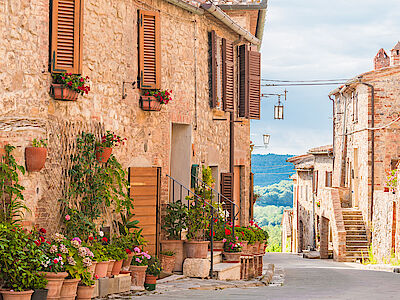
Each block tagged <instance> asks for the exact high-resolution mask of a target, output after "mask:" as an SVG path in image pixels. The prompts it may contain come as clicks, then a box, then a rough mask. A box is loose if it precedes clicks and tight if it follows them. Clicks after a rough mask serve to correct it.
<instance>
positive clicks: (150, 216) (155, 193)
mask: <svg viewBox="0 0 400 300" xmlns="http://www.w3.org/2000/svg"><path fill="white" fill-rule="evenodd" d="M129 179H130V184H131V189H130V196H131V198H132V199H133V205H134V209H133V212H134V214H135V216H134V217H133V218H134V219H135V220H138V221H139V224H138V226H139V227H140V228H143V231H142V233H143V236H144V238H145V240H146V241H147V246H146V247H145V250H147V251H149V253H150V254H157V253H158V248H159V247H158V244H159V232H160V230H159V191H160V169H159V168H130V170H129Z"/></svg>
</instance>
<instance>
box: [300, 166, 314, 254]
mask: <svg viewBox="0 0 400 300" xmlns="http://www.w3.org/2000/svg"><path fill="white" fill-rule="evenodd" d="M297 174H298V186H299V198H298V206H299V214H298V218H299V222H300V221H302V222H303V249H307V246H312V245H313V241H312V236H313V219H312V218H313V217H312V173H311V172H298V173H297ZM299 230H300V227H299ZM297 235H298V236H299V233H298V234H297ZM299 247H300V245H299Z"/></svg>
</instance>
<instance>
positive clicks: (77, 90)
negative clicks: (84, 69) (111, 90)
mask: <svg viewBox="0 0 400 300" xmlns="http://www.w3.org/2000/svg"><path fill="white" fill-rule="evenodd" d="M52 76H53V83H52V85H51V94H52V96H53V97H54V99H56V100H70V101H75V100H76V99H77V98H78V95H84V94H88V93H89V91H90V86H88V85H86V84H87V82H88V80H89V77H88V76H86V77H83V76H81V75H76V74H72V73H61V74H58V73H57V74H52Z"/></svg>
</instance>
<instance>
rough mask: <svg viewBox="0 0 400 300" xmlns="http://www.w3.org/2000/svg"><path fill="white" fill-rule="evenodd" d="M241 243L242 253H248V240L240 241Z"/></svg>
mask: <svg viewBox="0 0 400 300" xmlns="http://www.w3.org/2000/svg"><path fill="white" fill-rule="evenodd" d="M241 243H242V253H243V254H249V247H248V243H249V242H248V241H241Z"/></svg>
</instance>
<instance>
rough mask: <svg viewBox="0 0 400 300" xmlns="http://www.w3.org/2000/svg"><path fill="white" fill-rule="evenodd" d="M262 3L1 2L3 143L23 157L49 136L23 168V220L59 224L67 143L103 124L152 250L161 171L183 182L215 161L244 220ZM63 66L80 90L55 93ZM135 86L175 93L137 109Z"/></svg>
mask: <svg viewBox="0 0 400 300" xmlns="http://www.w3.org/2000/svg"><path fill="white" fill-rule="evenodd" d="M265 11H266V1H262V2H253V1H251V2H246V1H245V2H240V3H236V2H229V3H228V4H225V3H222V2H221V3H218V4H213V3H203V2H197V1H182V0H140V1H139V0H138V1H136V0H132V1H126V0H109V1H104V0H102V1H99V0H53V1H50V3H49V1H48V0H38V1H34V2H31V1H14V0H5V1H1V2H0V26H1V27H2V28H3V30H2V31H1V34H0V36H1V38H0V43H1V47H0V49H1V50H0V54H1V57H2V60H1V62H0V66H1V68H0V70H1V71H0V82H1V85H0V96H1V99H2V101H1V102H0V108H1V109H0V111H1V116H0V145H1V146H4V145H5V144H7V143H9V144H12V145H14V146H16V150H14V152H13V153H14V155H15V157H16V158H17V161H18V162H19V163H21V164H25V161H24V149H25V147H26V146H28V145H30V144H31V143H32V140H33V139H34V138H47V139H48V157H47V162H46V166H45V168H44V169H43V170H42V171H40V172H36V173H33V172H32V173H26V174H25V175H24V176H21V184H22V185H23V186H25V191H24V197H25V200H26V203H27V205H28V206H29V208H30V209H31V212H32V213H31V214H27V215H26V221H25V222H24V225H25V226H32V225H37V226H42V227H46V228H47V229H48V230H49V232H54V231H55V230H56V229H57V227H58V226H59V202H58V199H60V198H61V197H62V196H63V192H64V191H63V186H64V183H65V172H66V169H67V162H66V161H67V160H68V155H69V154H70V151H72V150H71V149H70V148H71V147H70V146H69V145H72V144H73V143H74V141H75V139H76V136H77V135H78V134H79V133H80V132H82V131H86V132H93V133H95V134H96V136H97V137H98V138H99V137H100V136H101V134H102V133H104V132H105V130H112V131H114V132H115V133H117V134H118V135H121V136H123V137H126V138H127V142H126V143H125V145H123V146H122V145H121V146H120V147H117V148H115V149H114V152H113V153H114V154H115V156H116V158H117V159H118V160H119V161H120V162H121V164H122V165H123V167H124V168H125V169H126V170H129V174H130V175H129V180H130V184H131V196H132V197H133V198H134V205H135V211H134V213H135V214H136V216H135V217H136V218H137V219H138V220H139V221H140V223H139V226H141V227H142V228H144V231H143V232H144V235H145V238H146V239H147V240H148V241H149V245H150V246H149V250H150V251H152V252H154V251H156V249H158V245H159V241H160V221H161V220H160V216H161V215H162V208H163V204H165V203H168V201H171V199H170V197H172V196H171V195H172V192H170V189H171V182H170V180H169V179H168V178H167V176H166V175H169V176H171V177H173V178H174V179H175V180H177V181H179V182H181V183H182V184H184V185H185V186H188V187H189V186H190V183H191V170H192V166H197V165H198V166H201V165H206V166H210V167H211V168H212V172H213V176H214V178H215V179H216V188H217V189H218V190H219V191H221V192H223V193H224V195H225V196H227V197H228V198H230V199H232V200H233V201H234V202H235V203H236V204H237V205H238V206H239V207H240V209H241V210H240V215H239V216H238V219H239V222H241V223H243V224H246V223H247V222H248V220H249V212H250V211H251V209H250V205H252V204H253V202H252V200H251V199H250V194H251V193H250V190H251V187H250V146H249V144H250V122H249V121H250V120H249V119H257V118H259V115H260V105H259V97H260V54H259V52H258V49H259V47H260V44H261V39H262V32H263V26H264V21H265ZM62 71H66V72H70V73H73V74H82V75H84V76H89V78H90V89H91V90H90V92H89V94H88V95H84V96H80V97H79V98H78V100H77V101H56V100H54V99H53V98H52V97H51V95H49V89H50V85H51V80H52V79H51V78H52V77H51V74H52V73H57V72H62ZM144 89H163V90H165V89H167V90H172V98H173V99H172V101H171V102H170V103H169V104H167V105H163V107H162V109H161V111H159V112H156V111H151V112H149V111H145V110H142V109H141V107H140V103H141V102H140V99H141V95H142V92H143V90H144ZM160 211H161V213H160ZM108 225H111V224H110V223H109V224H108Z"/></svg>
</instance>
